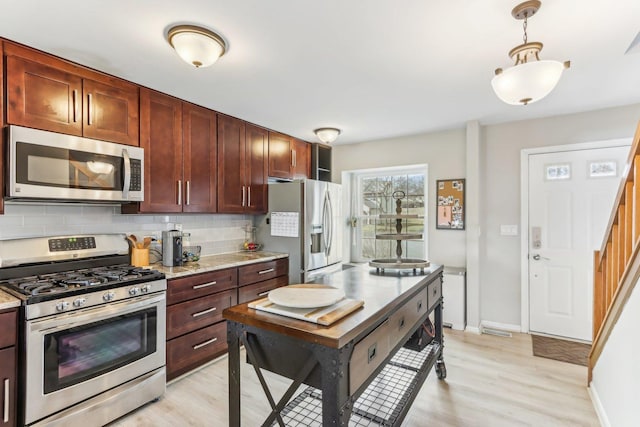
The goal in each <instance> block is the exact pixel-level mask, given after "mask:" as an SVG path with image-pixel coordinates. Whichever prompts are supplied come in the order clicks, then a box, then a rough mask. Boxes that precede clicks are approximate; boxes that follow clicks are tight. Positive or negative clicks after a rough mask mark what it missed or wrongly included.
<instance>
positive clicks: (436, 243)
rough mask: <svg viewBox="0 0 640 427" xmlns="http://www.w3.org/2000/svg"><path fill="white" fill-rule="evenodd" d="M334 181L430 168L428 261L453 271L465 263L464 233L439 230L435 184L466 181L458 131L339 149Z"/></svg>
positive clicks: (334, 157) (335, 150)
mask: <svg viewBox="0 0 640 427" xmlns="http://www.w3.org/2000/svg"><path fill="white" fill-rule="evenodd" d="M331 157H332V170H331V174H332V176H333V180H334V181H336V182H340V179H341V178H340V177H341V176H342V172H348V171H353V170H359V169H370V168H379V167H391V166H408V165H416V164H424V163H426V164H428V166H429V183H428V185H429V187H428V191H429V195H430V198H431V200H430V201H429V205H428V211H427V212H428V214H427V215H428V218H426V219H425V221H426V222H427V226H428V233H429V241H428V247H429V260H430V261H432V262H434V263H437V264H444V265H450V266H452V267H463V266H464V265H465V263H466V254H465V236H466V234H465V233H466V232H465V231H461V230H436V220H435V213H436V203H435V199H434V198H433V195H434V194H436V180H438V179H449V178H464V177H465V131H464V129H457V130H452V131H446V132H439V133H433V134H425V135H413V136H407V137H400V138H394V139H386V140H378V141H371V142H366V143H362V144H349V145H336V146H334V147H333V149H332V156H331Z"/></svg>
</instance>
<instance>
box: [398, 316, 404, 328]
mask: <svg viewBox="0 0 640 427" xmlns="http://www.w3.org/2000/svg"><path fill="white" fill-rule="evenodd" d="M402 328H404V317H403V318H402V319H400V325H399V327H398V329H402Z"/></svg>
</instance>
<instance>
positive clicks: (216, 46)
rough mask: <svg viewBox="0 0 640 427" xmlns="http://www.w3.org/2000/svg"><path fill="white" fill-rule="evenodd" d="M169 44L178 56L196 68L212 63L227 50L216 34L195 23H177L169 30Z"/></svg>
mask: <svg viewBox="0 0 640 427" xmlns="http://www.w3.org/2000/svg"><path fill="white" fill-rule="evenodd" d="M167 39H168V41H169V44H170V45H171V46H172V47H173V48H174V49H175V50H176V52H177V53H178V55H180V58H182V59H183V60H184V61H185V62H186V63H188V64H191V65H193V66H194V67H196V68H201V67H208V66H210V65H213V63H214V62H216V61H217V60H218V58H220V57H221V56H222V55H224V53H225V51H226V50H227V45H226V43H225V42H224V40H223V39H222V37H220V36H219V35H218V34H216V33H214V32H213V31H211V30H207V29H206V28H202V27H196V26H195V25H178V26H176V27H173V28H171V29H170V30H169V33H168V35H167Z"/></svg>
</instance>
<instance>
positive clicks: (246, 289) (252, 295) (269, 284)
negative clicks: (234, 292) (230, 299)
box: [238, 276, 289, 304]
mask: <svg viewBox="0 0 640 427" xmlns="http://www.w3.org/2000/svg"><path fill="white" fill-rule="evenodd" d="M288 284H289V277H288V276H280V277H276V278H275V279H269V280H264V281H262V282H258V283H254V284H252V285H247V286H243V287H241V288H238V304H242V303H245V302H248V301H253V300H254V299H258V298H262V297H264V296H265V295H266V294H267V293H268V292H269V291H271V290H273V289H275V288H279V287H280V286H287V285H288Z"/></svg>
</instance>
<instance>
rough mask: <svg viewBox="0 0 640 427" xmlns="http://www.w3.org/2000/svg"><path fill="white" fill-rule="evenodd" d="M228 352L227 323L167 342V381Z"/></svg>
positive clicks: (208, 327) (217, 324)
mask: <svg viewBox="0 0 640 427" xmlns="http://www.w3.org/2000/svg"><path fill="white" fill-rule="evenodd" d="M226 351H227V322H220V323H216V324H215V325H211V326H207V327H206V328H202V329H198V330H197V331H195V332H191V333H189V334H187V335H183V336H181V337H179V338H175V339H173V340H171V341H169V342H167V380H172V379H174V378H176V377H178V376H180V375H182V374H185V373H187V372H189V371H191V370H192V369H195V368H197V367H198V366H201V365H203V364H205V363H207V362H209V361H211V360H213V359H215V358H216V357H218V356H220V355H222V354H224V353H226Z"/></svg>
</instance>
